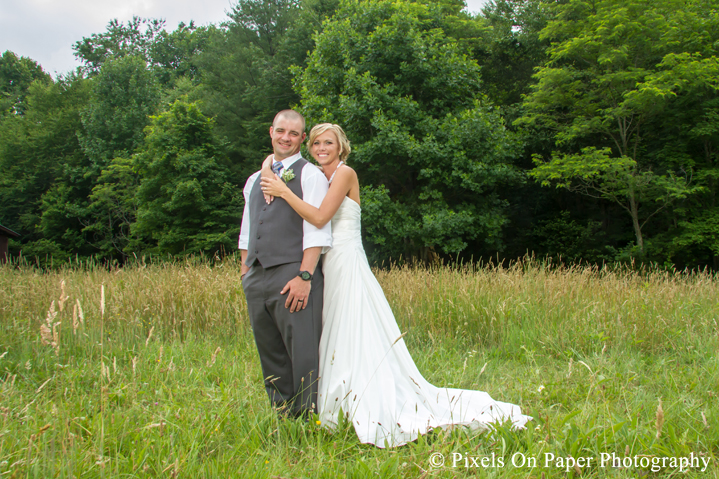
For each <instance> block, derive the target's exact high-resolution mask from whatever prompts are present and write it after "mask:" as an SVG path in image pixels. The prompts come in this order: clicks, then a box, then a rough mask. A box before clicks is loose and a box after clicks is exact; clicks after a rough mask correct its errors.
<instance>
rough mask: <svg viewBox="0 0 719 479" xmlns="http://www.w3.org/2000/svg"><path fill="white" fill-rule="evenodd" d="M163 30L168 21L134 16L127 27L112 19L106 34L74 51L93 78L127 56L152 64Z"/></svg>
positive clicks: (78, 45)
mask: <svg viewBox="0 0 719 479" xmlns="http://www.w3.org/2000/svg"><path fill="white" fill-rule="evenodd" d="M164 27H165V21H164V20H159V19H151V18H140V17H136V16H135V17H132V20H130V21H129V22H127V25H125V23H124V22H120V21H118V20H117V19H113V20H111V21H110V23H108V25H107V31H105V32H103V33H94V34H92V35H91V36H90V37H85V38H83V39H82V40H80V41H79V42H76V43H75V45H74V47H73V49H74V50H75V56H76V57H77V58H78V60H80V61H82V62H83V63H84V64H85V67H84V70H85V71H86V72H87V73H89V74H91V75H94V74H98V73H99V72H100V70H101V68H102V66H103V65H104V64H105V63H106V62H108V61H109V60H112V59H116V58H122V57H126V56H133V57H140V58H142V59H143V60H144V61H145V63H147V64H151V63H152V47H153V44H154V43H155V42H156V41H157V39H158V38H159V37H160V34H161V33H162V32H163V31H164ZM143 29H144V31H143Z"/></svg>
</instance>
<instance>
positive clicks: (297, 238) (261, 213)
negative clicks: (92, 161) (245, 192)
mask: <svg viewBox="0 0 719 479" xmlns="http://www.w3.org/2000/svg"><path fill="white" fill-rule="evenodd" d="M306 164H307V160H305V159H304V158H300V159H298V160H297V161H295V162H294V163H292V166H290V167H289V169H291V170H292V171H294V173H295V177H294V178H293V179H292V180H290V181H288V182H287V186H288V187H289V188H290V190H291V191H292V192H293V193H294V194H296V195H297V196H298V197H299V198H300V199H302V198H303V196H302V184H301V179H302V169H303V168H304V167H305V165H306ZM303 223H304V222H303V220H302V217H301V216H300V215H298V214H297V213H295V210H293V209H292V208H291V207H290V205H289V204H287V202H286V201H285V200H283V199H282V198H275V199H274V201H272V203H270V204H269V205H268V204H267V203H265V198H264V197H263V194H262V190H261V189H260V178H257V181H255V184H254V186H253V187H252V191H251V192H250V241H249V245H248V246H247V259H246V260H245V264H247V266H252V265H253V264H254V262H255V260H257V261H259V262H260V264H261V265H262V266H263V267H264V268H271V267H273V266H277V265H280V264H286V263H300V262H302V256H303V254H304V250H303V248H302V239H303V236H304V228H303Z"/></svg>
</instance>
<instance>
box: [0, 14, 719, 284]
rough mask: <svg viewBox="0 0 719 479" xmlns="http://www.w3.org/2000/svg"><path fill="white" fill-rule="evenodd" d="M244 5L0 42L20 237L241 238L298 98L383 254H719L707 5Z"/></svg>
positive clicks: (188, 248) (597, 258)
mask: <svg viewBox="0 0 719 479" xmlns="http://www.w3.org/2000/svg"><path fill="white" fill-rule="evenodd" d="M464 7H465V5H464V3H463V1H462V0H423V1H418V2H415V1H407V0H402V1H391V0H361V1H360V0H270V1H266V0H239V1H238V2H237V3H236V4H235V5H234V6H233V8H232V10H231V11H230V12H229V13H228V18H227V21H226V22H224V23H222V24H220V25H210V26H202V27H198V26H196V25H195V24H194V23H193V22H191V21H190V22H189V23H187V24H180V25H179V26H178V28H177V29H176V30H174V31H171V32H170V31H167V30H165V25H164V22H163V21H162V20H157V19H142V18H134V19H133V20H131V21H130V22H127V23H124V22H118V21H117V20H113V21H111V22H110V23H109V24H108V26H107V29H106V31H104V32H101V33H97V34H93V35H91V36H90V37H87V38H83V39H82V40H80V41H78V42H76V43H75V45H74V51H75V55H76V57H77V58H78V59H79V60H80V62H81V64H82V66H81V67H79V68H78V69H77V70H76V71H74V72H71V73H68V74H64V75H60V76H59V77H58V78H56V79H52V78H51V77H50V76H49V75H48V74H47V73H45V72H44V71H43V70H42V67H41V66H40V65H38V64H37V62H35V61H33V60H32V59H29V58H24V57H18V56H17V55H15V54H14V53H13V52H10V51H6V52H5V53H4V54H3V55H2V57H1V58H0V82H1V83H0V224H2V225H4V226H6V227H9V228H11V229H14V230H15V231H18V232H19V233H21V234H22V236H21V238H19V239H18V240H14V241H11V243H10V246H11V248H10V252H11V254H14V255H18V254H20V253H21V254H22V255H24V256H26V257H33V256H37V257H39V258H43V259H44V258H49V257H52V258H54V261H55V262H58V261H62V260H66V259H69V258H74V257H76V256H79V257H97V258H102V259H105V260H109V261H117V262H124V261H126V260H127V259H128V258H131V257H137V256H141V255H154V256H161V257H166V256H172V257H175V256H182V255H188V254H198V253H202V254H205V255H209V256H212V255H216V254H227V253H232V252H233V251H235V250H236V248H237V236H238V233H239V225H240V218H241V214H242V207H243V198H242V187H243V185H244V182H245V180H246V178H247V177H248V176H249V175H250V174H251V173H252V172H254V171H256V170H257V169H258V166H259V164H260V162H261V160H262V159H263V158H264V157H265V155H266V154H267V153H268V152H270V142H269V138H268V127H269V125H270V123H271V121H272V118H273V117H274V114H275V113H276V112H277V111H279V110H281V109H284V108H289V107H296V108H298V109H299V110H301V111H302V112H303V113H304V114H305V116H306V118H307V121H308V124H309V125H312V124H315V123H319V122H325V121H330V122H333V123H338V124H340V125H342V127H343V128H344V129H345V131H346V132H347V134H348V136H349V138H350V140H351V142H352V147H353V153H352V155H351V157H350V163H351V165H352V167H353V168H355V170H356V171H357V173H358V175H359V178H360V182H361V184H362V185H363V189H362V209H363V235H364V242H365V246H366V248H367V250H368V253H369V255H370V258H371V259H372V260H374V261H384V260H388V259H390V258H392V259H395V260H396V259H398V258H400V257H402V258H407V259H408V258H418V259H421V260H425V261H429V260H432V258H436V257H443V258H445V259H451V260H458V259H459V260H468V259H470V258H474V259H479V258H494V259H495V260H496V259H499V260H503V259H511V258H516V257H520V256H523V255H524V254H526V253H528V252H529V253H534V254H536V255H538V256H541V257H544V256H551V257H556V258H562V260H564V261H568V262H575V261H586V262H590V263H599V262H614V261H629V260H638V261H643V262H644V261H649V262H656V263H659V264H661V265H675V266H677V267H681V268H684V267H690V268H696V267H699V268H703V267H709V268H712V269H715V270H716V269H719V205H717V202H716V196H717V189H718V187H719V165H718V163H717V161H718V160H719V155H718V151H719V62H718V61H717V50H718V49H719V12H718V10H717V8H716V5H714V4H713V3H712V2H709V1H706V0H683V1H679V0H658V1H649V0H594V1H589V0H559V1H556V0H555V1H549V0H494V1H490V2H488V3H487V4H486V5H485V6H484V8H483V10H482V11H481V12H480V13H479V14H476V15H474V14H468V13H467V12H466V11H465V10H464Z"/></svg>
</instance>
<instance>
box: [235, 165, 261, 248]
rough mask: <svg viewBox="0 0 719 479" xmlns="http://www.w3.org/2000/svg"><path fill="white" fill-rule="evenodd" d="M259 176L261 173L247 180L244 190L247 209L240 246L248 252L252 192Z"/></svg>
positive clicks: (241, 230) (241, 228) (244, 212)
mask: <svg viewBox="0 0 719 479" xmlns="http://www.w3.org/2000/svg"><path fill="white" fill-rule="evenodd" d="M258 176H259V172H258V173H255V174H253V175H252V176H250V177H249V178H247V182H246V183H245V189H244V190H242V194H243V196H244V197H245V209H244V210H243V212H242V226H240V240H239V244H238V248H239V249H244V250H246V249H247V247H248V246H249V244H250V192H251V191H252V187H253V186H255V181H257V177H258Z"/></svg>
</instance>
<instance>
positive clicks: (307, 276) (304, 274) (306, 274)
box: [297, 271, 312, 281]
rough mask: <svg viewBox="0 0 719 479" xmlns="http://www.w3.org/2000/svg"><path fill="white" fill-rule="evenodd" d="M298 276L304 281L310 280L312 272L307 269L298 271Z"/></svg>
mask: <svg viewBox="0 0 719 479" xmlns="http://www.w3.org/2000/svg"><path fill="white" fill-rule="evenodd" d="M297 276H299V277H300V278H302V279H303V280H305V281H311V280H312V274H311V273H310V272H309V271H300V274H298V275H297Z"/></svg>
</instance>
